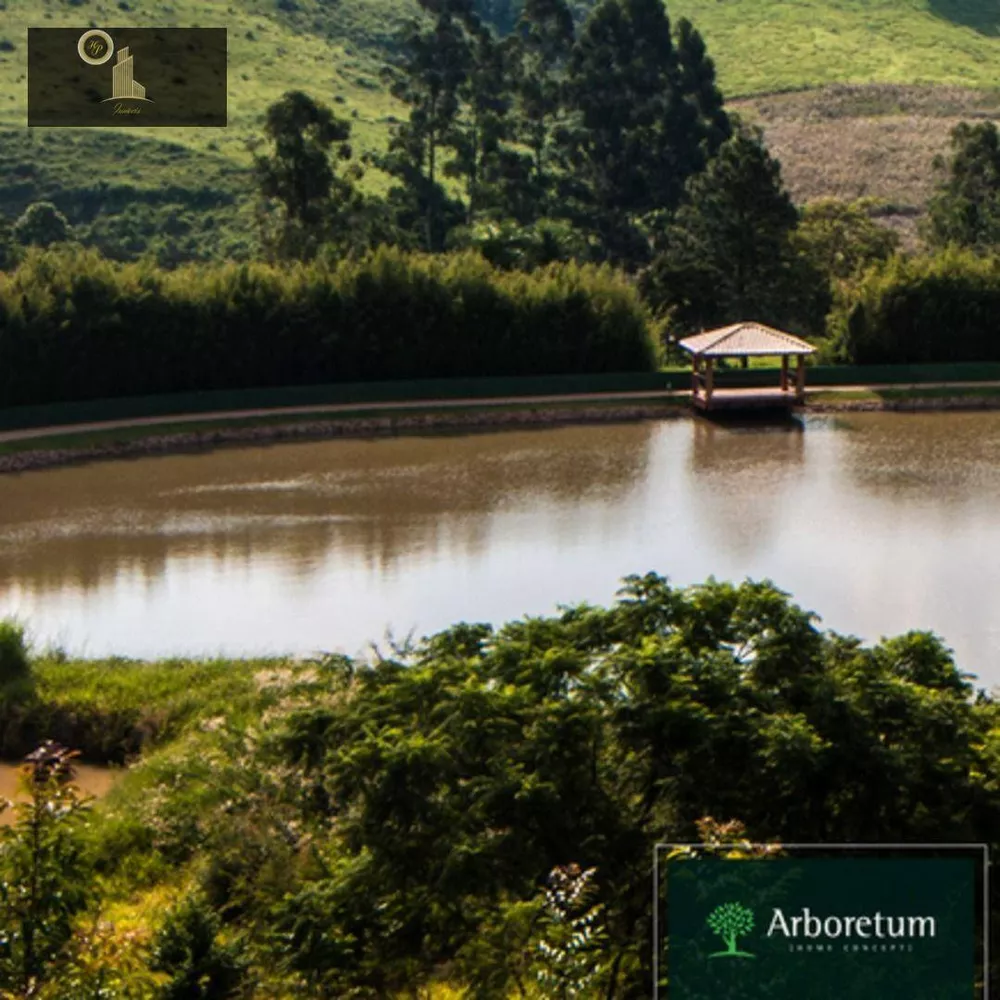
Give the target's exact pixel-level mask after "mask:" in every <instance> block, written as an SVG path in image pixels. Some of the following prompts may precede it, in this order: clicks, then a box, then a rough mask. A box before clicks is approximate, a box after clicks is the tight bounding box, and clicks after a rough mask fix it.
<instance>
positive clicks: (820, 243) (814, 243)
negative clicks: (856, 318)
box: [792, 198, 899, 281]
mask: <svg viewBox="0 0 1000 1000" xmlns="http://www.w3.org/2000/svg"><path fill="white" fill-rule="evenodd" d="M872 207H873V205H872V203H871V202H869V201H865V200H861V201H855V202H845V201H840V200H838V199H836V198H820V199H817V200H816V201H812V202H810V203H809V204H808V205H806V206H805V207H804V208H803V209H802V211H801V214H800V217H799V223H798V226H797V227H796V228H795V231H794V232H793V234H792V246H793V249H794V250H795V251H796V252H797V253H799V254H801V255H802V256H804V257H805V258H806V259H807V260H808V261H809V263H810V264H812V266H813V267H814V268H815V269H816V270H817V271H819V272H821V273H822V274H824V275H826V276H827V277H828V278H829V279H830V280H839V281H845V280H847V279H848V278H851V277H853V276H854V275H856V274H857V273H858V272H859V271H862V270H864V268H866V267H870V266H871V265H872V264H877V263H881V262H883V261H886V260H888V259H889V258H890V257H891V256H892V255H893V254H894V253H895V252H896V251H897V250H898V249H899V235H898V234H897V233H895V232H893V230H891V229H888V228H886V227H885V226H880V225H879V224H878V223H877V222H875V221H874V219H872V217H871V215H870V210H871V208H872Z"/></svg>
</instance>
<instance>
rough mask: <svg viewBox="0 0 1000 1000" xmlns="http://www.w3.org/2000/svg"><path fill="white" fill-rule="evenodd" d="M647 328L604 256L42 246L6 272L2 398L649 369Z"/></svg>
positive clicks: (652, 358) (14, 401)
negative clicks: (545, 262) (520, 263)
mask: <svg viewBox="0 0 1000 1000" xmlns="http://www.w3.org/2000/svg"><path fill="white" fill-rule="evenodd" d="M651 329H652V328H651V325H650V322H649V316H648V313H647V310H646V308H645V307H644V306H643V304H642V303H641V301H640V300H639V297H638V294H637V292H636V290H635V289H634V288H632V287H631V286H629V285H628V283H627V282H626V281H625V280H624V279H623V278H622V277H621V275H620V274H617V273H615V272H613V271H612V270H611V269H609V268H607V267H599V266H597V265H580V264H576V263H570V264H555V265H552V266H551V267H550V268H547V269H542V270H537V271H534V272H531V273H527V272H521V271H517V272H502V271H496V270H495V269H494V268H493V267H491V266H490V265H489V264H488V263H487V262H486V261H484V260H483V259H482V258H481V257H479V256H478V255H476V254H461V255H453V256H438V257H433V256H427V255H419V254H407V253H405V252H404V251H400V250H397V249H394V248H390V247H383V248H381V249H380V250H378V251H375V252H373V253H372V254H369V255H366V256H364V257H358V258H348V259H343V260H340V261H339V262H336V263H333V264H326V263H324V262H321V261H314V262H313V263H311V264H308V265H304V264H303V265H298V266H296V267H278V266H272V265H268V264H264V263H254V264H225V265H214V266H209V267H196V266H194V265H187V266H185V267H182V268H179V269H177V270H174V271H163V270H161V269H159V268H156V267H154V266H152V265H150V264H142V263H140V264H126V265H120V264H114V263H112V262H110V261H107V260H105V259H103V258H101V257H100V256H99V255H98V254H97V253H95V252H94V251H79V252H77V251H73V250H71V249H69V250H67V249H50V250H48V251H41V250H37V249H36V250H33V251H32V252H31V253H29V255H28V257H27V259H26V260H25V261H24V262H23V263H22V265H21V266H20V267H19V268H18V269H17V270H15V271H13V272H9V273H6V274H0V399H2V400H3V401H4V403H5V404H6V405H18V404H33V403H46V402H55V401H65V400H83V399H102V398H110V397H116V396H134V395H144V394H153V393H164V392H189V391H195V390H210V389H237V388H253V387H260V386H286V385H288V386H291V385H309V384H317V383H319V384H322V383H334V382H349V381H381V380H387V379H418V378H447V377H468V376H477V375H531V374H559V373H572V372H614V371H649V370H652V369H654V368H655V366H656V364H657V351H656V348H655V346H654V344H653V341H652V339H651V335H650V332H651Z"/></svg>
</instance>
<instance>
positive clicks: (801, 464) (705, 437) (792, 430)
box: [688, 418, 806, 558]
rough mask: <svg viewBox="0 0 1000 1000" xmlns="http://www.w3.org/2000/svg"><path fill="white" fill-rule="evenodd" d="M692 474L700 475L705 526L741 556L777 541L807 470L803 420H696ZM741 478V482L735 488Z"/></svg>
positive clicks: (701, 517)
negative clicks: (791, 499)
mask: <svg viewBox="0 0 1000 1000" xmlns="http://www.w3.org/2000/svg"><path fill="white" fill-rule="evenodd" d="M691 444H692V446H691V453H690V457H689V460H688V470H689V471H688V474H689V475H690V476H691V477H697V480H698V482H699V484H700V488H699V491H698V515H699V520H700V522H702V523H703V525H704V527H703V529H702V530H703V531H708V532H710V533H711V535H712V536H713V538H714V539H715V540H716V541H717V542H718V541H721V542H722V543H723V544H724V545H725V547H726V548H728V549H729V550H730V551H732V552H734V553H736V554H737V555H739V556H740V557H741V558H750V557H752V556H754V555H755V554H757V553H759V552H760V551H761V550H762V549H763V548H765V547H766V546H767V545H768V544H769V543H770V542H772V541H773V539H774V537H775V533H776V532H777V531H778V530H779V528H780V525H781V521H782V516H783V511H784V507H785V504H786V502H787V499H788V497H789V495H790V492H791V491H793V490H794V487H795V484H796V483H797V482H799V481H800V480H801V478H802V476H803V474H804V470H805V455H806V442H805V433H804V427H803V424H802V423H801V421H799V420H796V419H794V418H783V419H778V420H774V419H771V420H765V419H760V418H757V419H751V420H743V421H735V420H732V419H727V420H726V421H724V422H720V421H714V420H706V419H702V418H698V419H695V420H694V421H693V430H692V438H691ZM734 484H739V486H738V488H735V489H734V488H733V487H734Z"/></svg>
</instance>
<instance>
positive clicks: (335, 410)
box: [0, 381, 1000, 442]
mask: <svg viewBox="0 0 1000 1000" xmlns="http://www.w3.org/2000/svg"><path fill="white" fill-rule="evenodd" d="M975 388H984V389H985V388H1000V381H991V382H921V383H912V384H906V383H879V384H873V385H814V386H810V387H809V388H808V389H807V392H844V393H848V392H866V391H880V390H886V389H898V390H912V389H975ZM689 395H690V391H689V390H688V389H683V390H676V389H672V390H664V391H661V392H650V391H640V392H591V393H560V394H556V395H546V396H503V397H489V398H481V397H471V398H462V399H413V400H404V401H393V402H381V403H320V404H317V405H313V406H280V407H270V408H262V409H249V410H223V411H209V412H207V413H206V412H201V413H181V414H165V415H161V416H155V417H128V418H123V419H120V420H101V421H92V422H89V423H81V424H58V425H52V426H48V427H31V428H24V429H20V430H10V431H0V442H5V441H24V440H30V439H32V438H48V437H56V436H63V435H68V434H85V433H90V432H93V431H111V430H121V429H124V428H132V427H156V426H164V425H171V424H188V423H216V422H218V423H225V422H227V421H233V420H247V419H252V418H255V417H276V416H284V415H286V414H287V415H289V416H294V415H297V414H308V415H309V416H318V415H320V414H329V415H331V416H336V415H337V414H351V415H355V414H365V415H369V414H376V413H391V412H392V411H398V410H417V411H420V410H435V411H440V410H448V409H461V408H468V407H491V406H497V407H499V406H520V405H524V406H532V405H549V406H551V405H558V404H559V403H596V402H604V403H616V402H636V401H640V400H642V401H647V402H674V401H676V402H683V401H684V400H685V399H687V398H688V397H689Z"/></svg>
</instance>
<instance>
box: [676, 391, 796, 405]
mask: <svg viewBox="0 0 1000 1000" xmlns="http://www.w3.org/2000/svg"><path fill="white" fill-rule="evenodd" d="M800 402H801V400H800V399H799V398H798V397H797V396H796V394H795V390H794V389H791V388H790V389H787V390H784V391H782V390H781V389H758V388H754V389H713V391H712V398H711V399H707V398H706V395H705V392H704V390H702V391H701V392H699V393H698V394H697V395H696V396H692V397H691V405H692V406H694V407H696V408H697V409H699V410H744V409H746V410H760V409H768V410H775V409H790V408H791V407H793V406H796V405H797V404H798V403H800Z"/></svg>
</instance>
